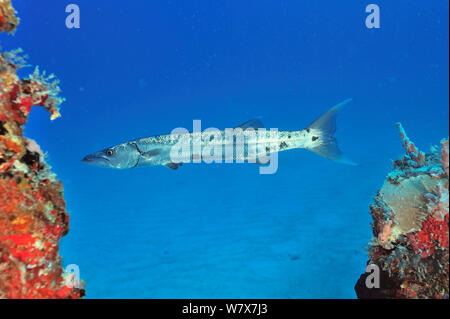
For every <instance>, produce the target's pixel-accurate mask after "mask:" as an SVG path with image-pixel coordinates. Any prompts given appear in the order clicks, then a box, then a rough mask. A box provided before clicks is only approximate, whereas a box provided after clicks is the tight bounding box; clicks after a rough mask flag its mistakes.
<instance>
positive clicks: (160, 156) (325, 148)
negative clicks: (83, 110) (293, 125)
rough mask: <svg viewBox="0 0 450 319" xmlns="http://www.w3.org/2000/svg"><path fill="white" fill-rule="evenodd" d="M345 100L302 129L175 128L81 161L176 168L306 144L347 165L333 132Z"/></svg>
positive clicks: (254, 159) (256, 158)
mask: <svg viewBox="0 0 450 319" xmlns="http://www.w3.org/2000/svg"><path fill="white" fill-rule="evenodd" d="M350 101H351V99H348V100H345V101H343V102H341V103H339V104H338V105H336V106H334V107H332V108H331V109H330V110H328V111H327V112H325V113H324V114H322V115H321V116H320V117H319V118H318V119H316V120H315V121H314V122H313V123H311V124H310V125H309V126H308V127H306V128H305V129H303V130H299V131H277V130H273V129H271V130H270V131H268V130H266V129H264V127H263V125H262V123H261V121H259V120H250V121H248V122H245V123H243V124H242V125H240V126H238V127H237V128H234V129H226V130H221V131H219V130H206V131H203V132H193V133H189V132H187V130H185V131H175V132H172V133H171V134H165V135H157V136H151V137H145V138H141V139H136V140H132V141H128V142H125V143H122V144H119V145H115V146H112V147H108V148H106V149H104V150H101V151H98V152H95V153H92V154H90V155H87V156H86V157H84V158H83V160H82V161H83V162H85V163H88V164H92V165H96V166H101V167H109V168H116V169H127V168H135V167H139V166H155V165H164V166H166V167H169V168H171V169H177V168H178V167H179V166H180V165H182V164H183V163H187V162H194V163H201V162H206V163H211V162H223V161H225V162H233V161H234V162H249V163H259V164H263V163H268V161H269V157H270V155H271V154H274V153H277V152H280V151H286V150H290V149H296V148H304V149H307V150H310V151H312V152H314V153H317V154H319V155H321V156H324V157H326V158H328V159H330V160H334V161H337V162H340V163H343V164H350V165H355V164H354V163H353V162H351V161H349V160H348V159H346V158H345V157H344V156H343V155H342V153H341V152H340V150H339V148H338V146H337V141H336V139H335V138H334V137H333V134H334V132H335V131H336V115H337V113H338V111H339V109H340V108H341V107H343V106H344V105H346V104H347V103H349V102H350Z"/></svg>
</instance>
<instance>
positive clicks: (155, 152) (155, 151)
mask: <svg viewBox="0 0 450 319" xmlns="http://www.w3.org/2000/svg"><path fill="white" fill-rule="evenodd" d="M159 154H161V149H160V148H156V149H153V150H150V151H148V152H143V153H141V155H142V156H143V157H147V158H150V157H153V156H156V155H159Z"/></svg>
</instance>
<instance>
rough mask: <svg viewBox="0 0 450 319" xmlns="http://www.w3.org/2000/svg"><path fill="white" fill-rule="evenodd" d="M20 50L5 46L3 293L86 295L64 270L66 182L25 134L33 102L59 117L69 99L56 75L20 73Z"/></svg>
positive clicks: (1, 96) (5, 13) (3, 15)
mask: <svg viewBox="0 0 450 319" xmlns="http://www.w3.org/2000/svg"><path fill="white" fill-rule="evenodd" d="M11 10H12V11H11ZM11 12H14V9H12V7H11V4H10V3H9V1H4V0H0V31H2V30H7V31H12V30H13V28H12V25H14V21H16V22H17V19H15V18H14V17H13V16H12V17H11ZM5 19H6V21H7V22H5ZM8 21H9V22H8ZM11 21H12V22H11ZM5 23H8V24H7V25H5ZM14 26H15V25H14ZM20 54H21V50H16V51H13V52H6V53H2V52H0V299H1V298H80V297H82V296H83V295H84V290H83V289H82V288H81V287H78V288H74V285H73V284H72V282H73V281H74V274H73V273H72V272H70V273H64V271H63V269H62V263H61V257H60V255H59V240H60V239H61V237H62V236H64V235H65V234H67V232H68V230H69V215H68V213H67V211H66V209H65V201H64V199H63V187H62V184H61V182H60V181H59V180H58V179H57V178H56V175H55V174H53V173H52V172H51V170H50V167H49V166H48V165H47V164H46V163H45V160H44V154H43V153H42V151H41V149H40V148H39V146H38V144H37V143H36V142H35V141H33V140H31V139H27V138H25V137H24V136H23V124H25V123H26V122H27V119H28V115H29V113H30V110H31V107H32V106H34V105H38V106H43V107H44V108H45V109H47V110H48V111H49V112H50V114H51V118H52V119H54V118H56V117H58V116H60V114H59V104H60V103H61V102H62V101H63V99H61V98H60V97H58V93H59V87H58V81H57V80H55V79H54V77H53V76H45V73H42V74H41V73H40V72H39V70H38V69H37V68H36V69H35V72H34V73H33V74H32V75H30V76H29V77H27V78H24V79H20V78H19V77H18V76H17V74H16V71H17V69H19V68H20V67H21V66H23V65H24V62H25V60H24V58H23V57H22V56H21V55H20ZM71 281H72V282H71Z"/></svg>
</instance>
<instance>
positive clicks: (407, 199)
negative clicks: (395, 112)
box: [355, 123, 449, 298]
mask: <svg viewBox="0 0 450 319" xmlns="http://www.w3.org/2000/svg"><path fill="white" fill-rule="evenodd" d="M397 126H398V128H399V131H400V137H401V139H402V144H403V147H404V148H405V150H406V155H405V156H404V157H403V158H400V159H398V160H396V161H395V162H394V170H393V171H392V172H391V173H389V174H388V176H387V178H386V181H385V183H384V185H383V187H382V188H381V189H380V190H379V191H378V194H377V197H376V198H375V202H374V204H372V205H371V207H370V214H371V215H372V218H373V224H372V230H373V234H374V238H373V240H372V243H371V244H370V246H369V262H368V264H375V265H377V266H378V269H379V270H380V282H379V283H380V287H379V288H375V287H374V288H368V287H367V286H366V279H367V276H368V274H364V275H362V276H361V278H360V279H359V281H358V283H357V284H356V287H355V290H356V293H357V295H358V297H359V298H448V294H449V253H448V242H449V233H448V228H449V215H448V207H449V202H448V186H449V185H448V177H449V157H448V139H445V140H442V141H441V149H440V150H439V149H438V148H433V149H432V150H431V152H430V153H428V154H424V153H423V152H421V151H419V150H418V149H417V147H416V146H415V145H414V143H412V142H411V141H410V140H409V139H408V137H407V136H406V133H405V131H404V130H403V127H402V126H401V124H400V123H398V124H397Z"/></svg>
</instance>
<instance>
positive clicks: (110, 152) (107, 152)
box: [106, 149, 114, 156]
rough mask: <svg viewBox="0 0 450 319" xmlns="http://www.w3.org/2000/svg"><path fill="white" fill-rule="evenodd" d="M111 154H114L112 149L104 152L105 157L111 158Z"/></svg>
mask: <svg viewBox="0 0 450 319" xmlns="http://www.w3.org/2000/svg"><path fill="white" fill-rule="evenodd" d="M113 154H114V151H113V150H112V149H107V150H106V155H108V156H112V155H113Z"/></svg>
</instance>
